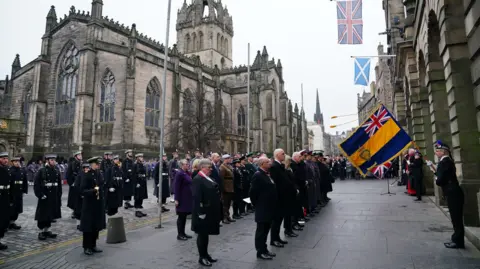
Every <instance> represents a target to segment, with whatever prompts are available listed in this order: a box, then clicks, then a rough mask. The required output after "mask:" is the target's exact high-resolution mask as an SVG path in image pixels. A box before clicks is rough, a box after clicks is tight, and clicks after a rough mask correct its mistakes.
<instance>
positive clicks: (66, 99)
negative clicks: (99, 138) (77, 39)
mask: <svg viewBox="0 0 480 269" xmlns="http://www.w3.org/2000/svg"><path fill="white" fill-rule="evenodd" d="M79 63H80V57H79V52H78V49H77V48H76V47H75V45H70V47H69V48H68V50H67V51H66V53H65V54H64V55H63V59H62V61H61V62H60V70H59V74H58V81H57V93H56V96H55V125H67V124H72V123H73V120H74V118H75V95H76V93H77V81H78V66H79Z"/></svg>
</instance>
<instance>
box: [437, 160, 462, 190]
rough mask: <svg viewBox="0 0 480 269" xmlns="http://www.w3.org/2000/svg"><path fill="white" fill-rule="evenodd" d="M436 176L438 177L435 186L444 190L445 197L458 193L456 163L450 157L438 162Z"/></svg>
mask: <svg viewBox="0 0 480 269" xmlns="http://www.w3.org/2000/svg"><path fill="white" fill-rule="evenodd" d="M435 175H436V176H437V179H436V180H435V184H437V186H439V187H441V188H442V191H443V194H444V195H445V196H448V195H449V194H451V193H454V192H455V191H457V187H458V186H459V185H458V179H457V169H456V167H455V163H454V162H453V160H452V159H451V158H450V157H444V158H442V159H441V160H440V161H439V162H438V165H437V171H436V172H435Z"/></svg>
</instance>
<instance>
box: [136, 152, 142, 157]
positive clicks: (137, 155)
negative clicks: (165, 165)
mask: <svg viewBox="0 0 480 269" xmlns="http://www.w3.org/2000/svg"><path fill="white" fill-rule="evenodd" d="M138 157H143V153H138V154H135V158H138Z"/></svg>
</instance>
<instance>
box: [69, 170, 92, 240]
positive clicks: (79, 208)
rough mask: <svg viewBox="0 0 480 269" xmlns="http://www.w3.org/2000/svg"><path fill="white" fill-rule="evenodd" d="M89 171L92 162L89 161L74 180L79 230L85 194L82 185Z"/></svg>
mask: <svg viewBox="0 0 480 269" xmlns="http://www.w3.org/2000/svg"><path fill="white" fill-rule="evenodd" d="M88 171H90V164H89V163H88V162H84V163H82V170H80V173H79V174H78V176H77V178H76V179H75V182H74V186H75V189H76V191H77V194H78V195H77V202H76V205H75V210H74V211H73V212H74V214H75V218H76V219H77V221H78V224H77V230H79V231H80V221H81V217H82V207H83V195H82V194H81V193H80V186H81V185H82V181H83V179H84V178H85V176H86V175H87V173H88Z"/></svg>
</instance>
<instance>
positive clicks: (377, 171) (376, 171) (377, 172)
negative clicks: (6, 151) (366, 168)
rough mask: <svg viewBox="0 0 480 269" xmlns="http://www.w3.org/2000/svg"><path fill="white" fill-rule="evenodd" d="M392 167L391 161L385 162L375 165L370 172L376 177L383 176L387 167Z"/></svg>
mask: <svg viewBox="0 0 480 269" xmlns="http://www.w3.org/2000/svg"><path fill="white" fill-rule="evenodd" d="M390 167H392V162H386V163H384V164H381V165H377V166H376V167H375V168H373V169H372V170H371V171H372V174H373V175H374V176H375V177H377V178H383V177H384V176H385V174H386V173H387V171H388V169H390Z"/></svg>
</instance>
